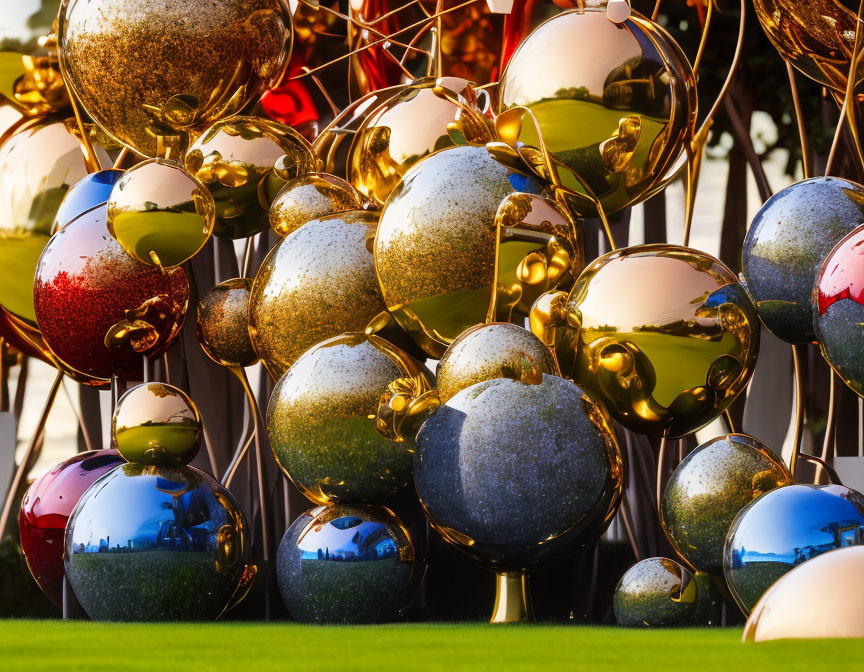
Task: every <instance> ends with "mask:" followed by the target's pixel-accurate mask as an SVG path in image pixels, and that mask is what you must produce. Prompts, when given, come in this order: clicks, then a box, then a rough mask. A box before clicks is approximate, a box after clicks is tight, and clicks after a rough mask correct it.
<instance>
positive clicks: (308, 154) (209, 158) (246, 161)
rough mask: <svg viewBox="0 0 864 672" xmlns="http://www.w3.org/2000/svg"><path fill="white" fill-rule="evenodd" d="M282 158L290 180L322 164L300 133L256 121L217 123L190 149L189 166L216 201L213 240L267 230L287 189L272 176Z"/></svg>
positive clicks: (239, 236)
mask: <svg viewBox="0 0 864 672" xmlns="http://www.w3.org/2000/svg"><path fill="white" fill-rule="evenodd" d="M283 157H284V158H283ZM280 159H281V161H280V166H281V167H283V169H288V170H289V171H290V172H289V177H292V178H294V177H297V176H302V175H305V174H306V173H307V172H309V171H311V170H314V169H315V168H316V166H317V162H318V160H317V158H316V157H315V154H314V153H313V152H312V146H311V145H310V144H309V142H308V141H307V140H306V139H305V138H304V137H303V136H302V135H300V134H299V133H298V132H297V131H295V130H294V129H293V128H290V127H288V126H285V125H283V124H280V123H278V122H275V121H270V120H269V119H261V118H258V117H234V118H233V119H228V120H226V121H217V122H216V123H215V124H213V125H212V126H211V127H210V128H209V129H207V130H206V131H205V132H204V134H203V135H202V136H201V137H200V138H198V140H196V141H195V143H194V144H193V145H192V146H191V147H190V148H189V151H188V152H187V153H186V167H187V168H188V169H189V171H190V172H191V173H193V174H194V175H195V176H196V177H197V178H198V179H199V180H201V182H202V183H203V184H204V185H205V186H206V187H207V189H208V190H209V191H210V193H211V194H212V195H213V199H214V200H215V202H216V227H215V229H214V230H213V234H214V235H215V236H218V237H220V238H246V237H248V236H252V235H255V234H256V233H260V232H261V231H264V230H265V229H267V226H268V225H269V219H268V211H269V209H270V204H271V203H272V202H273V199H274V198H275V197H276V194H277V193H279V190H280V189H281V188H282V187H283V186H285V179H283V177H280V175H277V174H276V171H274V166H275V165H276V162H277V161H279V160H280Z"/></svg>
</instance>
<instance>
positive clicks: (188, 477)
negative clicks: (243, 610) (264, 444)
mask: <svg viewBox="0 0 864 672" xmlns="http://www.w3.org/2000/svg"><path fill="white" fill-rule="evenodd" d="M249 554H250V548H249V539H248V528H247V524H246V516H245V514H244V513H243V509H242V508H241V507H240V505H239V504H238V503H237V501H236V500H235V499H234V497H233V496H232V495H231V493H229V492H228V491H227V490H225V489H224V488H223V487H222V486H221V485H219V484H218V483H217V482H216V481H214V480H213V479H212V478H210V477H209V476H207V475H206V474H204V473H202V472H200V471H198V470H197V469H193V468H190V467H180V468H170V467H154V466H150V467H147V466H142V465H137V464H126V465H123V466H122V467H121V468H119V469H116V470H115V471H113V472H112V473H111V474H110V475H109V476H106V477H105V478H104V479H102V480H100V481H99V482H98V483H96V484H95V485H94V486H93V487H92V488H90V489H89V490H88V491H87V492H86V493H85V494H84V496H83V497H82V498H81V501H80V502H79V504H78V506H77V507H76V508H75V511H74V512H73V513H72V516H71V517H70V519H69V525H68V529H67V534H66V557H65V564H66V576H67V577H68V579H69V583H70V585H71V587H72V589H73V590H74V591H75V596H76V597H77V598H78V601H79V602H80V603H81V606H82V607H84V611H85V612H87V615H88V616H89V617H90V618H91V619H93V620H107V621H185V620H213V619H215V618H218V617H219V615H220V614H222V612H223V611H224V610H225V609H226V607H228V606H229V605H231V604H232V599H233V598H234V597H235V594H236V596H237V597H242V596H243V594H244V590H245V589H247V588H248V586H247V585H244V583H243V582H244V581H245V578H246V575H245V574H244V571H245V570H246V567H247V563H248V562H249ZM232 606H233V605H232Z"/></svg>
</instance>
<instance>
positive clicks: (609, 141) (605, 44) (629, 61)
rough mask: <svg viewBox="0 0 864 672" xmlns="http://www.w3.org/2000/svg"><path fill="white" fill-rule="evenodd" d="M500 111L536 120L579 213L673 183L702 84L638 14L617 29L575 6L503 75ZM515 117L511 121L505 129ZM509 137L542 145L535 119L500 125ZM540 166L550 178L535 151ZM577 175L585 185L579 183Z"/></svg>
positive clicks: (595, 10)
mask: <svg viewBox="0 0 864 672" xmlns="http://www.w3.org/2000/svg"><path fill="white" fill-rule="evenodd" d="M498 101H499V102H498V111H499V113H506V112H507V111H508V110H511V109H512V108H516V107H522V108H527V109H528V110H530V112H531V113H532V114H533V116H534V118H536V120H537V124H538V126H539V128H540V132H541V134H542V137H543V141H544V143H545V145H546V147H547V149H548V150H549V152H550V154H551V158H552V159H553V162H554V163H555V170H556V171H557V173H558V178H559V179H560V180H561V183H562V185H563V187H564V188H565V189H567V190H568V191H569V192H570V193H571V195H572V198H571V199H570V200H569V201H568V202H569V203H570V205H571V208H572V209H573V211H574V214H578V215H579V216H583V217H588V216H596V212H597V211H596V207H595V206H594V205H593V203H592V202H591V200H590V199H587V198H585V195H586V193H589V192H588V191H586V188H585V186H583V182H584V183H585V184H587V186H588V190H590V192H591V193H593V195H594V196H596V197H597V198H598V199H599V200H600V202H601V203H602V205H603V209H604V210H605V212H606V213H612V212H616V211H618V210H621V209H622V208H625V207H627V206H630V205H634V204H636V203H639V202H641V201H643V200H645V199H646V198H648V197H649V196H651V195H652V194H654V193H656V192H657V191H658V190H659V189H661V188H662V187H663V186H664V185H665V184H666V183H668V181H669V180H670V179H671V178H672V177H674V174H675V172H676V171H670V168H671V167H672V166H673V165H674V164H675V163H676V160H677V159H678V158H679V157H680V156H682V153H683V152H684V149H685V147H686V145H687V142H688V141H689V138H690V135H691V134H692V132H693V127H694V124H695V120H696V109H697V100H696V80H695V78H694V75H693V71H692V69H691V67H690V64H689V63H688V62H687V58H686V57H685V56H684V54H683V52H682V51H681V49H680V47H679V46H678V45H677V44H676V43H675V41H674V40H673V39H672V38H671V37H670V36H669V34H668V33H666V31H665V30H663V29H662V28H661V27H660V26H659V25H658V24H656V23H654V22H652V21H649V20H648V19H645V18H644V17H642V16H640V15H638V14H636V13H635V12H634V13H632V14H631V15H630V18H628V19H627V20H626V21H624V22H623V23H613V22H612V21H610V20H609V19H608V18H607V16H606V8H605V7H589V8H585V9H581V10H579V9H574V10H571V11H568V12H564V13H562V14H559V15H557V16H555V17H553V18H551V19H549V20H548V21H546V22H545V23H543V24H541V25H540V26H539V27H537V29H536V30H534V32H533V33H531V35H529V36H528V37H527V38H526V39H525V40H524V41H523V42H522V43H521V44H520V45H519V47H518V48H517V49H516V52H515V53H514V54H513V57H512V58H511V59H510V61H509V63H508V64H507V67H506V68H505V70H504V73H503V75H502V77H501V85H500V88H499V95H498ZM505 119H506V120H507V123H503V122H504V121H505ZM498 131H499V133H500V135H501V139H502V140H504V141H506V142H507V143H508V144H511V145H513V146H518V145H517V143H518V142H522V143H525V145H528V146H529V147H533V148H536V149H539V148H540V142H539V138H538V135H537V132H536V130H535V126H534V123H533V120H532V119H531V118H530V115H527V114H519V113H517V112H516V110H515V109H514V110H513V112H511V113H508V114H507V116H506V117H502V118H500V119H499V122H498ZM523 155H525V156H529V155H533V156H534V157H535V159H534V165H535V169H536V170H537V171H538V172H541V173H546V174H547V175H548V170H547V168H546V166H545V165H544V164H543V162H542V161H540V158H539V157H540V155H539V153H537V152H533V153H531V152H529V153H524V154H523ZM577 178H578V179H577Z"/></svg>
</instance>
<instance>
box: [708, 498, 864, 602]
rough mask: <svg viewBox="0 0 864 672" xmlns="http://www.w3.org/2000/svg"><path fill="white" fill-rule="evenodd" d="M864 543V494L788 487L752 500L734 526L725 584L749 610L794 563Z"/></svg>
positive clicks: (725, 564) (726, 550)
mask: <svg viewBox="0 0 864 672" xmlns="http://www.w3.org/2000/svg"><path fill="white" fill-rule="evenodd" d="M861 543H864V495H861V494H860V493H858V492H856V491H855V490H850V489H849V488H845V487H843V486H842V485H789V486H787V487H785V488H777V489H776V490H772V491H771V492H769V493H767V494H764V495H762V496H761V497H759V498H758V499H756V500H754V501H753V502H751V503H750V504H748V505H747V506H746V507H745V508H744V509H743V510H742V511H741V513H739V514H738V517H737V518H735V522H734V523H732V527H731V528H730V529H729V536H728V537H727V539H726V545H725V548H724V551H723V573H724V575H725V576H726V583H727V584H728V585H729V590H730V591H731V592H732V595H733V597H734V598H735V601H736V602H737V603H738V606H739V607H741V610H742V611H743V612H744V613H745V614H748V613H750V610H751V609H753V606H754V605H755V604H756V602H757V601H758V600H759V598H760V597H762V595H764V594H765V591H766V590H768V588H769V587H770V586H771V584H773V583H774V582H775V581H776V580H777V579H779V578H780V577H781V576H783V575H784V574H785V573H786V572H788V571H789V570H790V569H792V568H793V567H796V566H797V565H800V564H801V563H803V562H805V561H806V560H809V559H810V558H813V557H815V556H817V555H820V554H821V553H825V552H826V551H830V550H832V549H835V548H840V547H841V546H851V545H858V544H861Z"/></svg>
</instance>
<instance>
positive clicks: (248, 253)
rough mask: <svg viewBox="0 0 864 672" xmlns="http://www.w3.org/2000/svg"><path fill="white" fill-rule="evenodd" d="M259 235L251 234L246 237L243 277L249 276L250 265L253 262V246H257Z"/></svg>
mask: <svg viewBox="0 0 864 672" xmlns="http://www.w3.org/2000/svg"><path fill="white" fill-rule="evenodd" d="M256 238H257V236H249V237H248V238H247V239H246V249H245V250H244V251H243V277H244V278H248V277H249V266H250V265H251V264H252V248H253V247H254V246H255V239H256Z"/></svg>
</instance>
